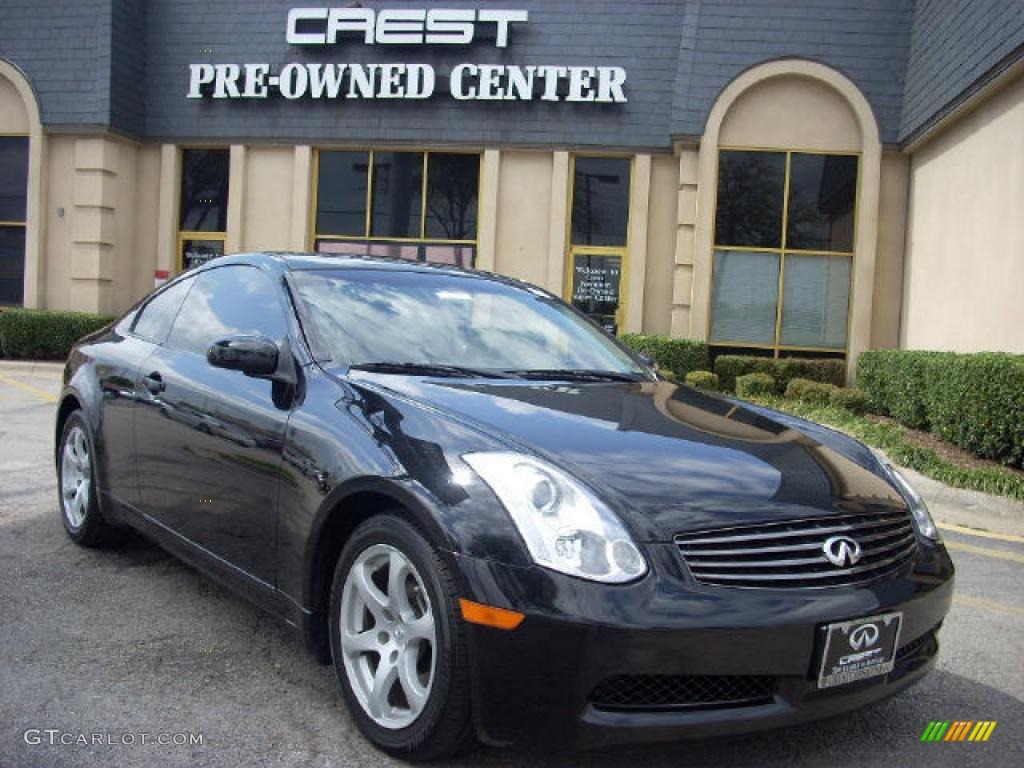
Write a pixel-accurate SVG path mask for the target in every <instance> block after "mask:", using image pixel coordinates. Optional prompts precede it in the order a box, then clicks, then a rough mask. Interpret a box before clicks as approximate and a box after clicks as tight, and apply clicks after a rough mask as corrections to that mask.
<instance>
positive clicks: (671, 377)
mask: <svg viewBox="0 0 1024 768" xmlns="http://www.w3.org/2000/svg"><path fill="white" fill-rule="evenodd" d="M658 375H659V376H661V378H663V379H664V380H665V381H671V382H672V383H673V384H678V383H679V379H677V378H676V375H675V374H674V373H672V371H670V370H669V369H668V368H659V369H658ZM686 375H687V376H689V375H690V374H686Z"/></svg>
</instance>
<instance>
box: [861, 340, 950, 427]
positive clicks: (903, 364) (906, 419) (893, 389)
mask: <svg viewBox="0 0 1024 768" xmlns="http://www.w3.org/2000/svg"><path fill="white" fill-rule="evenodd" d="M950 354H951V353H949V352H915V351H908V350H897V349H873V350H870V351H868V352H864V353H863V354H861V356H860V357H858V358H857V386H858V387H859V388H860V389H862V390H864V393H865V395H867V399H868V407H869V408H870V409H871V410H872V411H874V412H876V413H881V414H887V415H889V416H892V417H893V418H894V419H896V420H897V421H898V422H900V423H901V424H905V425H907V426H908V427H912V428H913V429H928V426H929V420H928V414H927V412H926V410H925V397H926V394H925V390H926V389H927V385H928V383H929V380H930V379H931V378H932V376H933V375H935V373H933V371H934V370H935V369H933V368H932V367H931V364H932V363H935V362H936V361H940V360H942V359H943V358H947V357H949V355H950Z"/></svg>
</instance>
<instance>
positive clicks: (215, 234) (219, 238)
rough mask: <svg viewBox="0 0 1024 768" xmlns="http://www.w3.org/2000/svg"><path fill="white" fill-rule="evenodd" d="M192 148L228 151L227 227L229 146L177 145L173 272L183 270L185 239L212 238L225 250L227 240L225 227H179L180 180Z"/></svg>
mask: <svg viewBox="0 0 1024 768" xmlns="http://www.w3.org/2000/svg"><path fill="white" fill-rule="evenodd" d="M193 149H220V150H223V151H225V152H227V153H228V197H227V201H226V203H225V212H224V226H225V227H227V216H228V211H227V209H229V208H230V206H231V147H230V146H228V145H224V144H188V145H183V146H180V147H178V187H177V188H178V201H177V203H178V204H177V206H176V207H175V215H176V220H177V223H178V224H177V229H176V231H177V237H176V238H175V256H174V260H175V267H176V270H177V271H176V272H175V274H179V275H180V274H181V273H182V272H184V271H185V241H186V240H212V241H216V242H219V243H221V250H222V251H223V252H225V253H226V252H227V240H228V233H227V229H224V230H223V231H219V230H210V231H201V230H194V229H181V195H182V189H181V187H182V182H183V181H184V173H185V153H186V152H187V151H189V150H193Z"/></svg>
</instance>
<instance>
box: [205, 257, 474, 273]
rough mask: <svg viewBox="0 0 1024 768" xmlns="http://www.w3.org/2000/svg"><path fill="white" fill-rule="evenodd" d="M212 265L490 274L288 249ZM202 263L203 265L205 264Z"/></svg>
mask: <svg viewBox="0 0 1024 768" xmlns="http://www.w3.org/2000/svg"><path fill="white" fill-rule="evenodd" d="M208 263H209V264H211V265H213V264H216V265H221V266H223V265H226V264H255V265H262V266H268V267H277V268H279V269H281V268H283V269H287V270H289V271H296V270H309V269H386V270H394V271H399V272H422V271H428V270H429V271H431V272H436V271H442V272H456V273H460V274H467V273H468V274H475V275H479V276H481V277H490V276H491V275H488V274H487V273H483V272H477V271H476V270H473V269H466V268H463V267H457V266H452V265H448V264H433V263H430V262H425V261H409V260H408V259H398V258H387V257H383V256H362V255H358V254H345V253H331V254H325V253H301V252H288V251H255V252H252V253H236V254H232V255H229V256H221V257H218V258H217V259H214V260H211V261H210V262H208ZM204 266H205V265H204Z"/></svg>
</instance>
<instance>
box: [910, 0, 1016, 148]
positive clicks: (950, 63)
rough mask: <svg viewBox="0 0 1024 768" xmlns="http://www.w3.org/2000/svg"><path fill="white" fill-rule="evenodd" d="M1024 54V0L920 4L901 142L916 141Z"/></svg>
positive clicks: (934, 0)
mask: <svg viewBox="0 0 1024 768" xmlns="http://www.w3.org/2000/svg"><path fill="white" fill-rule="evenodd" d="M1022 55H1024V0H919V2H918V4H917V10H916V12H915V14H914V24H913V29H912V33H911V47H910V59H909V62H908V65H907V75H906V88H905V90H904V97H903V117H902V119H901V121H900V139H901V140H902V139H907V138H909V137H912V136H913V135H914V134H915V133H916V132H918V131H919V130H920V129H922V128H924V127H926V126H927V125H928V124H929V123H931V122H932V121H933V120H934V118H936V117H938V116H941V114H942V113H943V112H944V111H945V110H946V109H947V108H948V107H949V106H951V105H953V104H955V103H956V102H957V101H958V100H959V99H960V98H961V96H962V95H963V94H965V93H967V92H969V91H970V90H971V89H972V88H973V87H974V86H975V84H976V83H978V82H979V81H980V80H982V79H983V78H985V76H986V75H987V74H988V73H990V72H991V71H992V70H993V69H994V68H995V69H999V68H1001V67H1002V66H1005V65H1007V64H1009V63H1010V62H1011V61H1013V60H1017V59H1020V58H1021V56H1022Z"/></svg>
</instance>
